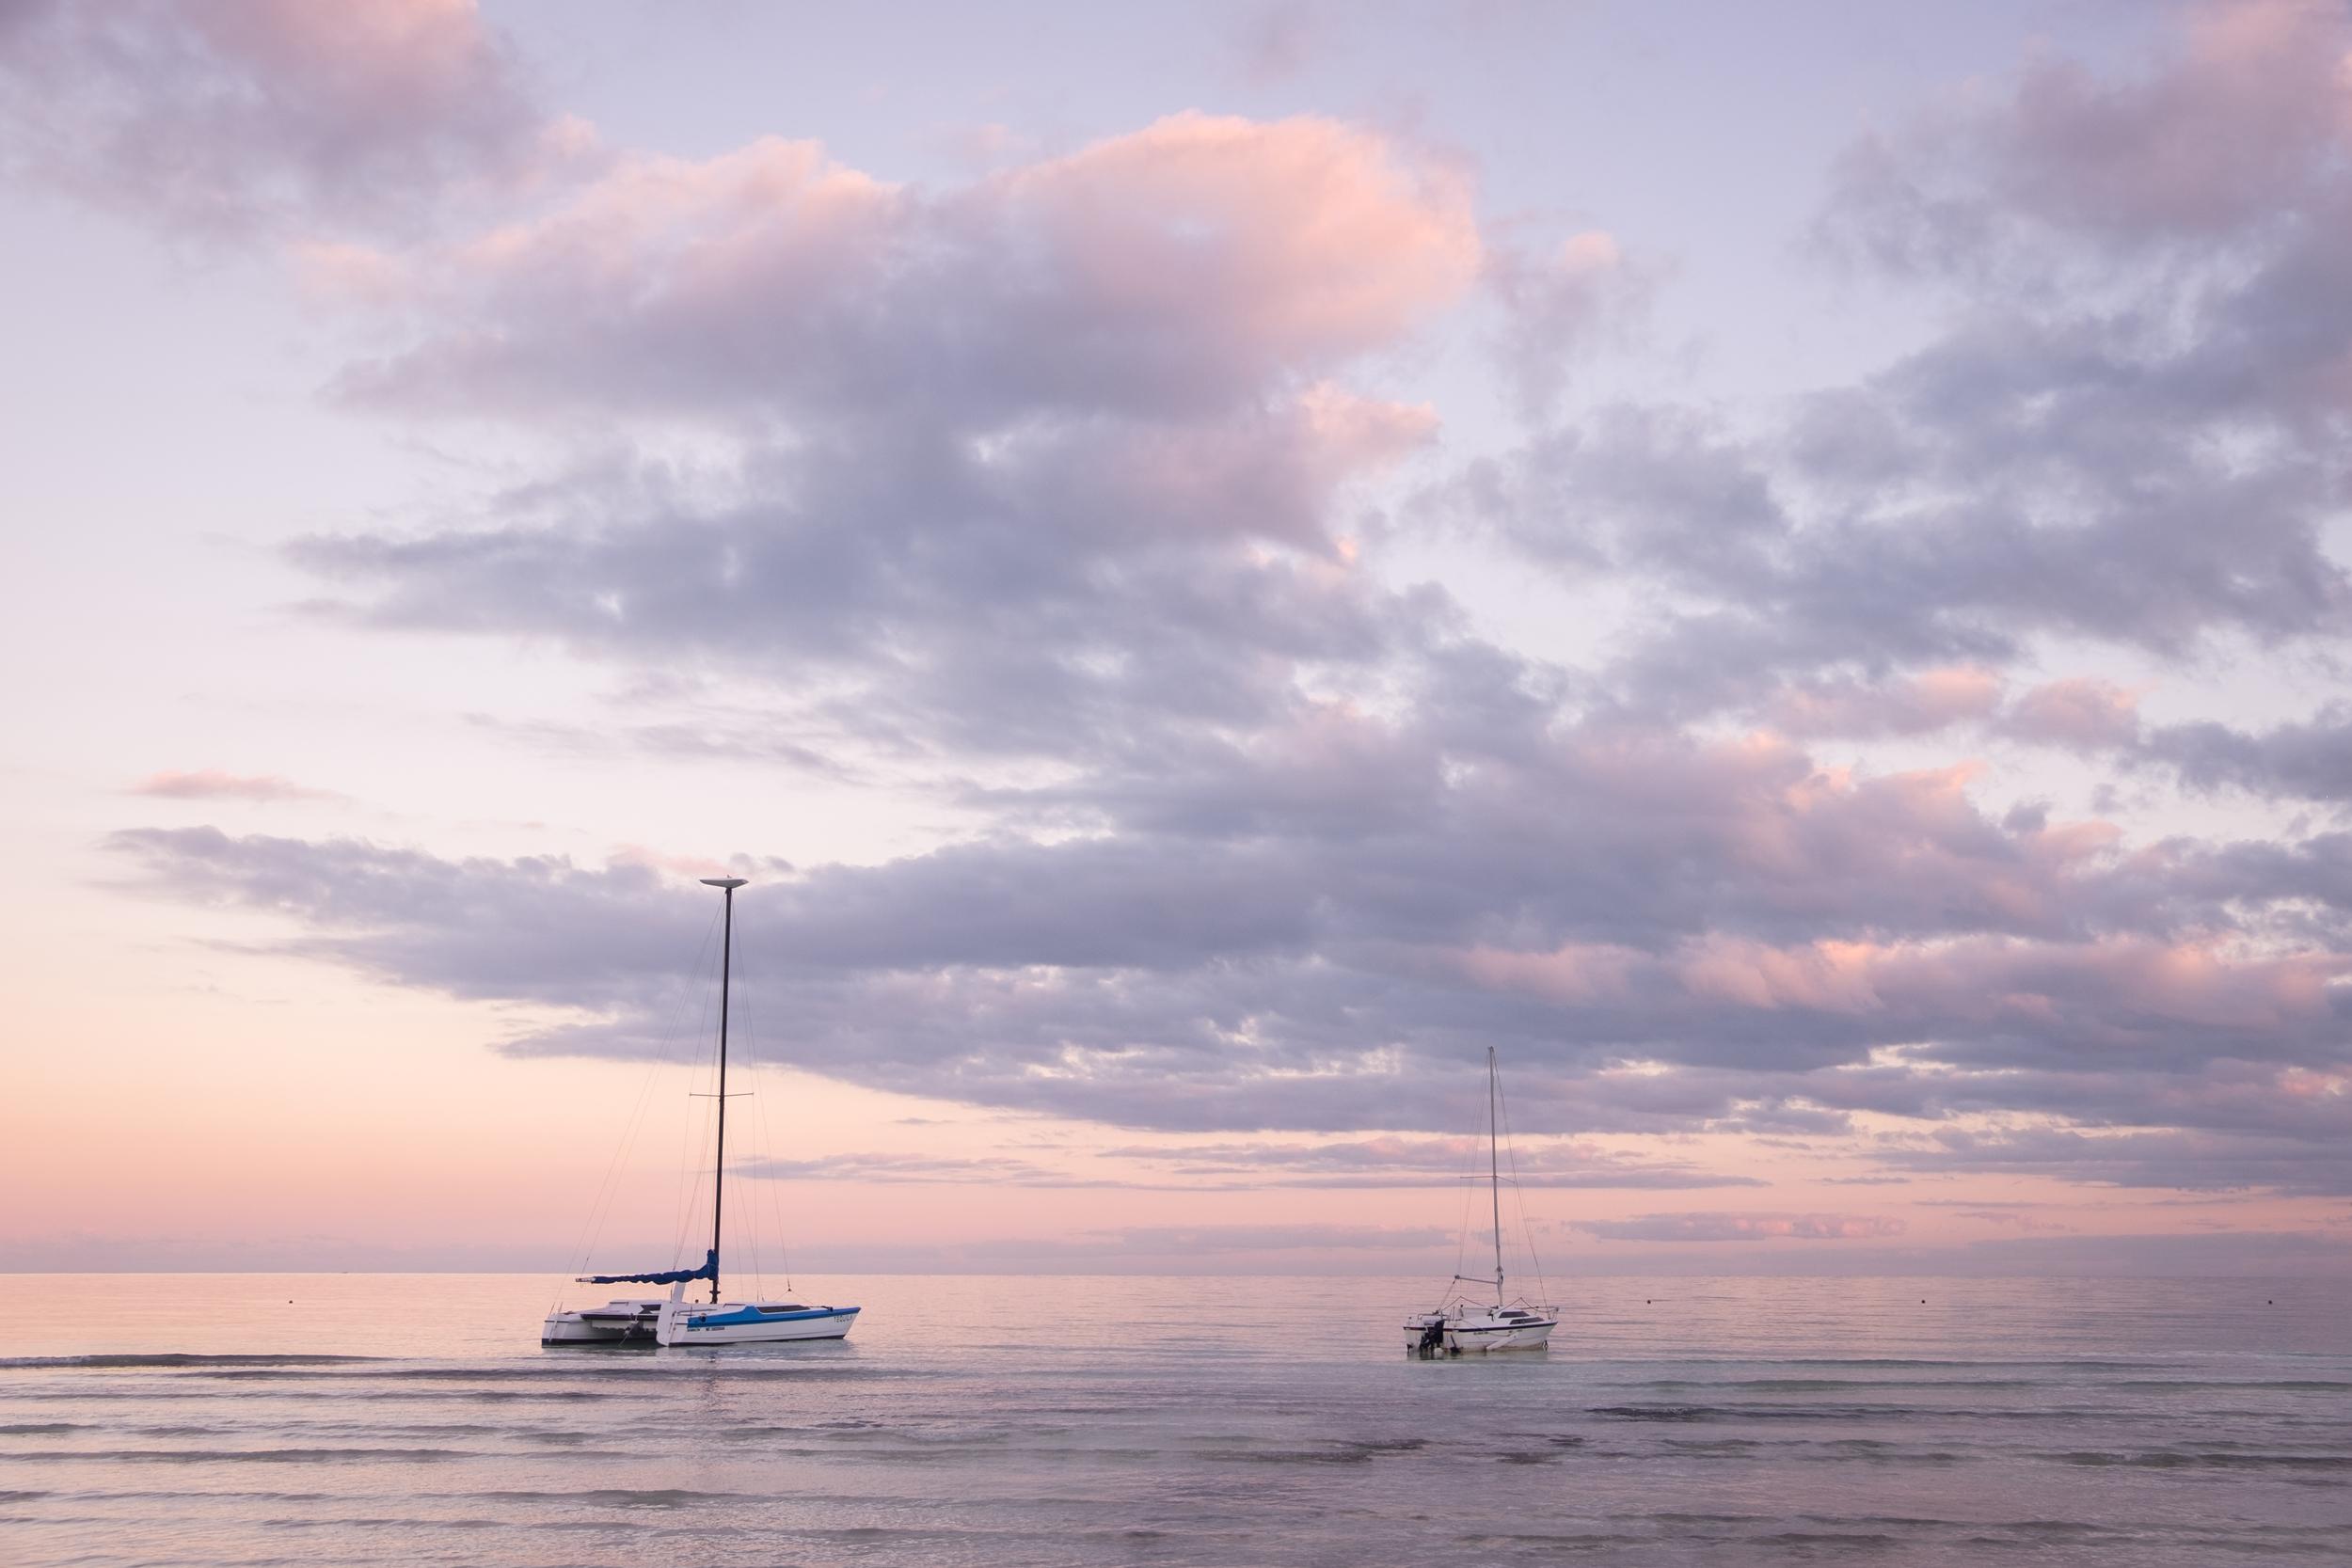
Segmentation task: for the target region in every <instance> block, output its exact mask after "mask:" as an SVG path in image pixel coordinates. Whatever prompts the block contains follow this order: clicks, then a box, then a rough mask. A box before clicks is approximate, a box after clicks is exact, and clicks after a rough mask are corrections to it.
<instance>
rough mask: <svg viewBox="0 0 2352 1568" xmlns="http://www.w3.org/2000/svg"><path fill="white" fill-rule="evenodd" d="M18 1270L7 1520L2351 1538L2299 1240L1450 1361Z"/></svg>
mask: <svg viewBox="0 0 2352 1568" xmlns="http://www.w3.org/2000/svg"><path fill="white" fill-rule="evenodd" d="M10 1283H11V1284H12V1285H14V1286H15V1287H16V1290H15V1292H14V1293H15V1295H16V1296H17V1298H18V1299H19V1300H21V1301H24V1302H31V1303H39V1304H41V1306H42V1307H43V1310H42V1311H40V1312H38V1313H32V1314H17V1315H15V1316H13V1317H12V1319H11V1321H10V1323H9V1325H8V1328H7V1329H6V1330H5V1331H4V1333H5V1338H0V1560H6V1561H8V1562H9V1563H11V1564H28V1565H30V1564H51V1563H57V1564H62V1563H67V1562H73V1563H95V1564H110V1563H156V1562H184V1563H201V1564H225V1563H230V1562H252V1561H256V1560H275V1561H291V1562H336V1563H378V1562H380V1563H413V1562H418V1561H425V1560H450V1561H457V1562H496V1563H516V1564H531V1565H535V1564H550V1565H551V1564H559V1563H562V1564H571V1563H605V1562H610V1563H624V1562H627V1563H631V1564H642V1563H644V1562H648V1561H664V1562H666V1561H694V1562H718V1563H772V1562H805V1563H835V1562H841V1563H849V1562H865V1563H874V1562H895V1561H906V1562H918V1561H919V1562H923V1563H948V1564H956V1563H1042V1564H1054V1563H1069V1564H1093V1563H1152V1562H1165V1563H1178V1564H1229V1563H1279V1564H1320V1563H1330V1564H1360V1563H1366V1562H1375V1561H1387V1560H1403V1561H1411V1560H1426V1561H1431V1562H1464V1561H1471V1562H1482V1563H1485V1562H1493V1563H1514V1562H1522V1561H1524V1562H1549V1561H1556V1560H1562V1559H1564V1558H1570V1559H1573V1560H1578V1561H1585V1562H1613V1563H1615V1562H1622V1563H1685V1562H1702V1563H1704V1562H1720V1563H1725V1564H1732V1563H1741V1564H1744V1563H1769V1562H1783V1561H1786V1562H1800V1561H1803V1562H1810V1561H1819V1560H1824V1559H1825V1558H1826V1559H1831V1560H1857V1561H1871V1562H1890V1563H1917V1564H1947V1563H1951V1564H1957V1563H1961V1562H1972V1563H1973V1562H1975V1561H1977V1560H1979V1559H1981V1558H1983V1557H1984V1556H1986V1555H1987V1554H1988V1553H1994V1554H1996V1555H2005V1556H2008V1557H2010V1558H2011V1559H2013V1560H2024V1561H2050V1562H2061V1561H2062V1562H2076V1561H2112V1562H2116V1563H2119V1564H2121V1563H2130V1564H2135V1565H2137V1564H2198V1565H2202V1564H2209V1563H2223V1562H2235V1561H2241V1560H2243V1561H2252V1560H2257V1559H2259V1560H2265V1561H2267V1560H2274V1559H2278V1558H2281V1557H2284V1558H2287V1559H2289V1560H2295V1559H2300V1560H2311V1561H2319V1562H2330V1561H2352V1314H2346V1313H2344V1311H2342V1310H2341V1306H2340V1303H2339V1302H2338V1300H2337V1294H2338V1288H2337V1287H2335V1286H2332V1285H2330V1284H2329V1283H2328V1282H2324V1281H2294V1280H2278V1281H2253V1282H2248V1281H2218V1280H2201V1281H2178V1280H2174V1281H2119V1280H2103V1281H2090V1282H2087V1281H2051V1280H1993V1281H1984V1280H1977V1281H1965V1280H1927V1281H1921V1280H1654V1281H1645V1280H1625V1279H1604V1280H1590V1281H1585V1282H1582V1283H1581V1284H1578V1285H1575V1286H1571V1287H1569V1288H1567V1289H1566V1290H1565V1291H1563V1292H1562V1294H1563V1295H1564V1297H1565V1300H1564V1306H1565V1308H1566V1310H1565V1313H1564V1320H1563V1323H1562V1325H1561V1327H1560V1330H1559V1332H1558V1333H1557V1334H1556V1335H1555V1336H1554V1338H1553V1341H1552V1349H1551V1350H1550V1351H1549V1353H1548V1354H1544V1353H1536V1354H1519V1355H1509V1356H1498V1357H1493V1358H1477V1357H1468V1358H1462V1359H1458V1360H1437V1361H1422V1360H1417V1359H1414V1358H1412V1357H1410V1356H1408V1355H1406V1354H1405V1353H1404V1352H1403V1349H1402V1344H1401V1336H1400V1335H1399V1333H1398V1331H1397V1326H1396V1325H1397V1324H1398V1323H1400V1322H1401V1321H1402V1315H1403V1313H1404V1312H1405V1311H1406V1309H1407V1308H1408V1307H1418V1306H1420V1305H1422V1303H1421V1297H1422V1295H1423V1294H1424V1293H1425V1282H1423V1281H1419V1280H1361V1279H1354V1280H1350V1279H1313V1280H1284V1279H1248V1280H1241V1279H1212V1280H1200V1279H1128V1278H1092V1277H1089V1278H1046V1279H1041V1278H1018V1279H1014V1278H989V1277H968V1276H965V1277H941V1278H914V1277H907V1276H882V1277H876V1278H871V1279H865V1280H859V1281H856V1282H854V1284H851V1283H850V1282H846V1281H823V1280H816V1281H812V1280H803V1281H801V1282H800V1283H801V1289H802V1291H803V1292H804V1293H806V1294H808V1295H809V1297H810V1299H839V1300H842V1301H857V1302H860V1303H861V1304H862V1305H864V1306H865V1307H866V1314H865V1316H864V1318H863V1319H861V1321H860V1323H859V1326H858V1331H857V1334H856V1336H855V1337H854V1338H852V1339H850V1340H849V1341H847V1342H842V1343H829V1344H808V1345H787V1346H772V1347H741V1348H737V1349H732V1350H726V1351H717V1352H710V1351H703V1352H688V1351H660V1352H654V1351H630V1350H596V1349H580V1350H542V1349H540V1348H539V1347H538V1345H537V1344H536V1343H535V1335H536V1332H537V1325H538V1323H539V1319H540V1317H541V1316H542V1314H543V1313H544V1311H545V1309H546V1307H547V1305H548V1293H549V1290H550V1285H549V1282H548V1280H546V1279H545V1278H542V1277H538V1276H529V1277H509V1276H486V1275H288V1276H266V1275H157V1276H145V1277H137V1276H100V1277H96V1278H73V1279H65V1278H56V1279H48V1278H40V1277H38V1276H24V1275H19V1276H14V1277H12V1278H11V1280H10ZM59 1304H71V1306H70V1309H69V1310H64V1311H57V1310H53V1309H52V1308H55V1307H56V1306H58V1305H59ZM2001 1548H2012V1550H2010V1551H2008V1552H2006V1553H2003V1552H2002V1551H2001Z"/></svg>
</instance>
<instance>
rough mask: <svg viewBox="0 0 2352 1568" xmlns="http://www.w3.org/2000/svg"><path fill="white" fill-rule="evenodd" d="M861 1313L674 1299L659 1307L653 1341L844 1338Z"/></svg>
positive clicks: (678, 1344) (674, 1344) (673, 1344)
mask: <svg viewBox="0 0 2352 1568" xmlns="http://www.w3.org/2000/svg"><path fill="white" fill-rule="evenodd" d="M857 1314H858V1309H857V1308H856V1307H803V1306H802V1305H801V1304H800V1303H799V1302H796V1301H794V1302H765V1301H763V1302H742V1301H722V1302H715V1303H714V1302H686V1301H670V1302H664V1303H662V1304H661V1312H660V1316H659V1317H658V1318H657V1319H656V1320H655V1322H654V1331H653V1336H654V1339H655V1342H657V1343H659V1344H660V1345H663V1346H666V1347H670V1348H691V1347H692V1346H696V1345H773V1344H783V1343H788V1342H790V1341H792V1340H796V1339H842V1338H848V1337H849V1333H850V1328H851V1327H852V1326H853V1325H854V1324H855V1323H857Z"/></svg>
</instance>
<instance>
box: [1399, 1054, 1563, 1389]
mask: <svg viewBox="0 0 2352 1568" xmlns="http://www.w3.org/2000/svg"><path fill="white" fill-rule="evenodd" d="M1501 1123H1502V1078H1501V1076H1500V1074H1499V1073H1498V1072H1497V1071H1496V1069H1495V1051H1494V1047H1493V1046H1491V1045H1490V1046H1488V1047H1487V1048H1486V1186H1487V1192H1488V1196H1489V1198H1490V1200H1491V1210H1492V1213H1493V1217H1494V1227H1495V1272H1494V1277H1493V1278H1491V1279H1489V1278H1487V1277H1486V1275H1460V1274H1457V1275H1454V1281H1453V1284H1452V1285H1450V1286H1449V1287H1448V1288H1447V1291H1446V1299H1445V1300H1444V1302H1442V1303H1441V1304H1440V1305H1439V1306H1438V1309H1437V1310H1436V1311H1434V1312H1423V1313H1422V1314H1421V1315H1419V1316H1418V1317H1413V1318H1407V1319H1406V1320H1405V1348H1406V1349H1407V1350H1411V1351H1420V1352H1423V1353H1426V1354H1437V1353H1438V1352H1441V1351H1442V1352H1446V1353H1449V1354H1456V1355H1458V1354H1461V1353H1462V1352H1464V1351H1494V1350H1542V1349H1543V1348H1544V1347H1545V1345H1546V1343H1547V1342H1549V1339H1550V1338H1551V1331H1552V1330H1553V1329H1555V1328H1557V1327H1559V1326H1560V1309H1559V1308H1558V1307H1553V1306H1550V1305H1549V1304H1546V1303H1538V1302H1531V1301H1529V1300H1528V1299H1527V1298H1525V1297H1524V1296H1521V1297H1518V1298H1517V1299H1513V1298H1511V1297H1509V1296H1507V1295H1505V1294H1504V1290H1503V1281H1502V1161H1501V1158H1500V1155H1499V1145H1500V1142H1501ZM1528 1255H1529V1256H1530V1257H1531V1258H1532V1257H1534V1242H1533V1241H1532V1240H1531V1241H1530V1242H1529V1243H1528ZM1456 1267H1459V1265H1458V1264H1457V1265H1456ZM1465 1285H1478V1286H1492V1287H1493V1288H1494V1292H1495V1297H1494V1301H1493V1303H1492V1305H1488V1304H1487V1303H1486V1302H1485V1301H1483V1300H1479V1301H1473V1300H1472V1299H1470V1294H1469V1292H1467V1291H1463V1290H1461V1289H1460V1287H1462V1286H1465ZM1481 1293H1482V1295H1483V1293H1484V1292H1483V1291H1482V1292H1481Z"/></svg>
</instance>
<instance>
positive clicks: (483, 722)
mask: <svg viewBox="0 0 2352 1568" xmlns="http://www.w3.org/2000/svg"><path fill="white" fill-rule="evenodd" d="M0 201H5V203H6V206H5V212H6V214H7V225H6V231H7V234H8V244H7V245H5V246H0V343H5V344H7V345H8V349H7V353H6V354H5V355H0V429H4V430H6V431H7V432H8V439H7V440H6V442H5V445H4V446H0V451H5V461H0V527H5V531H6V532H5V537H6V542H7V562H8V570H7V572H6V573H5V574H0V651H4V652H5V657H6V667H7V670H8V680H7V681H6V683H5V689H4V690H0V702H4V703H5V705H6V707H5V710H4V711H0V748H4V749H0V779H5V781H6V785H7V793H8V802H9V810H8V812H7V813H5V815H0V856H5V859H6V862H7V863H8V866H9V870H10V875H9V876H8V879H7V880H6V881H5V883H0V955H4V956H0V966H4V967H0V974H5V975H6V977H7V994H8V1027H7V1029H6V1031H5V1037H4V1039H0V1055H5V1057H6V1061H5V1063H4V1064H0V1065H4V1066H5V1069H6V1073H7V1081H8V1085H9V1089H8V1093H7V1095H6V1096H5V1097H0V1191H6V1192H8V1194H10V1195H11V1197H12V1200H13V1201H11V1202H10V1203H9V1204H8V1205H7V1206H6V1209H5V1211H4V1212H0V1268H7V1269H16V1270H53V1269H54V1270H144V1269H235V1268H269V1269H285V1268H321V1269H437V1268H485V1269H505V1268H514V1269H548V1270H560V1269H563V1268H565V1267H569V1266H572V1265H574V1264H576V1263H578V1262H580V1261H581V1260H582V1259H591V1260H593V1261H594V1262H595V1263H596V1266H598V1267H600V1268H609V1269H628V1268H649V1267H665V1266H668V1265H669V1264H670V1263H671V1262H672V1261H673V1260H674V1259H678V1258H680V1257H684V1258H687V1259H693V1258H696V1257H698V1256H699V1245H700V1243H698V1242H697V1241H696V1240H694V1238H695V1236H696V1235H697V1234H698V1230H697V1227H699V1226H700V1225H701V1224H703V1223H704V1222H703V1221H702V1220H701V1219H700V1218H699V1217H698V1211H697V1207H696V1205H697V1204H698V1202H700V1201H702V1199H700V1198H699V1197H698V1194H699V1193H700V1190H701V1188H700V1180H707V1170H708V1165H709V1161H710V1158H711V1156H710V1153H709V1152H708V1146H707V1139H706V1136H705V1129H706V1124H707V1116H708V1109H709V1105H710V1102H709V1101H707V1100H697V1099H692V1098H690V1096H691V1094H693V1093H694V1092H696V1091H697V1090H702V1089H706V1088H707V1084H706V1083H705V1082H704V1078H705V1075H706V1064H707V1061H708V1058H709V1054H710V1043H711V1042H710V1035H711V1030H710V1028H709V1022H710V1005H711V990H712V987H711V978H712V970H713V964H714V954H715V946H714V942H715V934H714V921H715V917H716V915H717V912H718V911H717V901H716V897H715V895H712V894H711V893H710V892H709V891H708V890H707V889H705V888H702V887H700V886H699V885H697V880H696V879H698V878H702V877H708V876H716V875H721V874H733V875H738V876H741V877H744V878H746V879H748V881H749V885H748V886H747V887H746V888H745V889H744V891H743V892H742V893H741V894H740V895H739V899H738V917H739V918H738V927H737V949H736V971H735V973H736V988H735V1007H736V1011H735V1015H734V1016H735V1022H736V1026H737V1034H736V1037H735V1041H734V1043H735V1046H736V1055H735V1060H736V1067H737V1070H738V1071H739V1072H740V1073H742V1074H743V1078H742V1079H741V1080H739V1082H749V1083H751V1084H752V1085H754V1087H753V1089H752V1090H751V1093H752V1096H753V1098H751V1099H749V1100H746V1101H740V1102H739V1103H737V1108H736V1111H735V1113H734V1115H735V1121H734V1123H733V1125H732V1126H731V1128H730V1136H729V1155H728V1186H729V1192H730V1195H731V1196H730V1198H729V1212H730V1214H731V1215H739V1216H743V1218H744V1227H743V1234H744V1237H745V1240H744V1242H743V1243H742V1245H743V1246H744V1248H745V1249H751V1248H755V1247H757V1248H762V1249H764V1250H762V1251H761V1253H760V1261H761V1266H762V1268H763V1269H765V1268H767V1267H768V1266H770V1264H771V1262H774V1263H777V1264H788V1266H789V1267H792V1268H796V1269H800V1270H802V1271H804V1272H811V1273H816V1274H822V1275H854V1274H856V1273H858V1272H861V1271H867V1272H873V1271H910V1272H927V1271H954V1270H972V1271H1005V1272H1086V1271H1106V1272H1175V1273H1183V1272H1200V1273H1286V1272H1308V1273H1333V1274H1351V1273H1353V1274H1418V1273H1424V1272H1425V1273H1429V1274H1431V1275H1435V1276H1437V1277H1438V1278H1442V1276H1443V1275H1444V1274H1445V1273H1446V1272H1447V1271H1448V1270H1449V1268H1450V1267H1452V1262H1453V1260H1458V1259H1459V1258H1460V1257H1461V1249H1462V1248H1463V1247H1464V1246H1465V1245H1468V1246H1470V1248H1472V1249H1473V1251H1474V1250H1475V1249H1477V1248H1481V1247H1484V1246H1485V1245H1486V1244H1487V1241H1486V1238H1487V1237H1488V1236H1489V1235H1490V1231H1489V1230H1487V1229H1486V1228H1485V1227H1483V1226H1482V1223H1481V1222H1480V1220H1479V1219H1478V1217H1477V1216H1476V1215H1475V1213H1474V1212H1472V1210H1471V1205H1470V1203H1469V1201H1468V1200H1469V1199H1470V1198H1471V1197H1472V1196H1478V1195H1477V1193H1476V1188H1477V1183H1476V1182H1474V1181H1472V1180H1466V1174H1468V1175H1474V1174H1475V1173H1477V1172H1478V1171H1479V1170H1480V1169H1481V1168H1482V1167H1481V1165H1480V1160H1481V1157H1482V1155H1483V1147H1484V1139H1483V1134H1484V1132H1485V1125H1486V1124H1485V1117H1486V1075H1485V1062H1486V1052H1487V1050H1488V1049H1489V1048H1491V1049H1492V1050H1493V1051H1494V1052H1495V1053H1496V1054H1497V1057H1498V1059H1499V1060H1500V1062H1501V1064H1502V1083H1503V1087H1504V1091H1505V1094H1506V1096H1507V1106H1508V1112H1509V1130H1510V1132H1511V1135H1512V1139H1511V1142H1512V1155H1513V1159H1514V1161H1515V1165H1516V1171H1517V1175H1518V1184H1517V1186H1516V1188H1515V1189H1514V1191H1513V1195H1512V1206H1511V1209H1510V1212H1509V1216H1508V1220H1509V1222H1508V1223H1507V1224H1506V1225H1505V1227H1504V1229H1505V1231H1506V1234H1507V1235H1509V1236H1510V1237H1511V1239H1512V1240H1513V1243H1514V1245H1515V1246H1519V1245H1532V1248H1533V1252H1534V1256H1535V1257H1536V1258H1537V1259H1540V1264H1541V1267H1542V1268H1543V1269H1544V1270H1545V1271H1546V1272H1547V1274H1548V1275H1551V1276H1554V1277H1561V1278H1573V1277H1576V1276H1580V1275H1627V1274H1741V1273H1816V1274H1839V1273H1845V1274H1906V1273H1915V1274H1988V1275H1999V1274H2021V1273H2023V1274H2047V1273H2070V1272H2079V1273H2105V1274H2197V1273H2233V1274H2234V1273H2247V1274H2344V1273H2352V1044H2348V1043H2347V1041H2348V1040H2352V815H2348V813H2347V807H2348V806H2352V703H2348V702H2347V701H2346V691H2345V687H2344V676H2345V666H2344V655H2345V649H2346V646H2347V645H2346V643H2345V641H2344V636H2345V632H2346V630H2347V626H2348V624H2352V578H2348V577H2347V569H2348V568H2352V527H2348V526H2347V498H2348V496H2352V489H2348V488H2347V486H2348V484H2352V271H2348V270H2347V269H2345V268H2344V265H2343V264H2342V260H2341V258H2342V257H2343V256H2344V255H2345V254H2346V253H2347V250H2348V249H2352V8H2347V7H2346V6H2344V5H2342V4H2335V3H2324V0H2215V3H2207V4H2193V5H2177V6H2165V5H2143V4H2122V3H2120V0H2117V3H2110V0H2038V3H2026V0H2010V3H1988V4H1984V5H1979V6H1969V7H1937V8H1927V7H1883V6H1876V5H1869V4H1865V3H1862V0H1840V3H1833V0H1800V3H1794V4H1789V5H1782V6H1772V7H1729V6H1709V5H1700V4H1695V3H1693V4H1678V3H1677V4H1666V5H1657V4H1639V3H1631V0H1627V3H1602V0H1590V3H1579V0H1557V3H1554V4H1515V3H1511V0H1466V3H1464V4H1460V5H1455V6H1438V5H1412V4H1383V3H1367V4H1340V3H1337V0H1331V3H1326V0H1228V3H1223V4H1208V5H1196V4H1184V5H1175V4H1170V5H1149V4H1138V5H1133V6H1121V7H1087V6H1078V5H1074V4H1061V5H1038V4H1026V5H1022V4H1015V5H1006V6H1000V7H987V8H976V7H956V6H928V7H927V6H915V5H903V4H897V5H894V4H877V5H869V6H861V7H818V6H811V5H782V4H779V5H774V6H764V5H752V4H744V3H739V0H704V3H700V4H685V5H673V6H662V7H653V8H648V7H642V6H629V5H621V4H617V3H615V4H603V3H582V4H574V3H569V0H564V3H559V0H514V3H498V0H484V3H483V4H481V5H479V6H476V5H474V4H469V3H467V0H372V3H369V4H364V5H352V6H335V7H321V6H314V5H310V4H308V3H305V0H217V3H213V4H196V3H174V0H113V3H109V4H104V5H72V4H67V3H65V0H5V3H0ZM731 1103H735V1102H731ZM616 1150H617V1152H616ZM698 1164H699V1168H700V1169H701V1170H702V1171H704V1172H705V1173H706V1175H705V1177H704V1178H703V1179H700V1180H698V1179H696V1178H695V1177H694V1176H693V1174H692V1173H693V1171H694V1170H695V1169H696V1168H697V1167H698ZM1466 1216H1467V1217H1466ZM733 1233H734V1232H733V1229H732V1227H731V1230H730V1234H731V1235H732V1234H733ZM731 1244H732V1243H731ZM1516 1266H1517V1265H1516V1264H1515V1267H1516Z"/></svg>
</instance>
